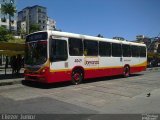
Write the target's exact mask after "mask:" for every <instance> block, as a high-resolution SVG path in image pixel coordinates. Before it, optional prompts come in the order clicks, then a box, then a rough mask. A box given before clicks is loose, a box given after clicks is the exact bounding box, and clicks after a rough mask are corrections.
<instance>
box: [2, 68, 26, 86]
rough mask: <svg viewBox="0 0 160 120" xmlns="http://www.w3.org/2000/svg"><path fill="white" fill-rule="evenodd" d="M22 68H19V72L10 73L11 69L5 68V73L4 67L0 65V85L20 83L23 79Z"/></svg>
mask: <svg viewBox="0 0 160 120" xmlns="http://www.w3.org/2000/svg"><path fill="white" fill-rule="evenodd" d="M23 73H24V68H22V69H21V71H20V73H19V74H15V75H12V69H11V68H7V70H6V75H5V69H4V68H3V67H2V66H1V67H0V86H4V85H13V84H21V82H22V80H24V75H23Z"/></svg>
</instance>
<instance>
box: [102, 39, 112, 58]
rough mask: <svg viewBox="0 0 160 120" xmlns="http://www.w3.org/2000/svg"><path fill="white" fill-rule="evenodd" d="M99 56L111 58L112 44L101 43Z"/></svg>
mask: <svg viewBox="0 0 160 120" xmlns="http://www.w3.org/2000/svg"><path fill="white" fill-rule="evenodd" d="M99 55H100V56H102V57H105V56H111V43H109V42H99Z"/></svg>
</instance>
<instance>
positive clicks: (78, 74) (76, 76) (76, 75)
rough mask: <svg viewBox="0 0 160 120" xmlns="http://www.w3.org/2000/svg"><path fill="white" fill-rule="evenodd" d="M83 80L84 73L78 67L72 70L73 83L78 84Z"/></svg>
mask: <svg viewBox="0 0 160 120" xmlns="http://www.w3.org/2000/svg"><path fill="white" fill-rule="evenodd" d="M82 80H83V73H82V71H81V70H79V69H77V70H74V71H73V72H72V83H73V84H74V85H78V84H80V83H81V82H82Z"/></svg>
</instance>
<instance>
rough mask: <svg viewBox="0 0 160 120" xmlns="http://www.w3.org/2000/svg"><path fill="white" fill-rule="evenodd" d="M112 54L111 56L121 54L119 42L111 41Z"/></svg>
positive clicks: (119, 55)
mask: <svg viewBox="0 0 160 120" xmlns="http://www.w3.org/2000/svg"><path fill="white" fill-rule="evenodd" d="M112 56H113V57H121V56H122V48H121V44H118V43H112Z"/></svg>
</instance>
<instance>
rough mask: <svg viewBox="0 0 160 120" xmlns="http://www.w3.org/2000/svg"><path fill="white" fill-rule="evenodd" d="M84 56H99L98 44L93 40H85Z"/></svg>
mask: <svg viewBox="0 0 160 120" xmlns="http://www.w3.org/2000/svg"><path fill="white" fill-rule="evenodd" d="M84 55H86V56H98V42H97V41H92V40H84Z"/></svg>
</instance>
